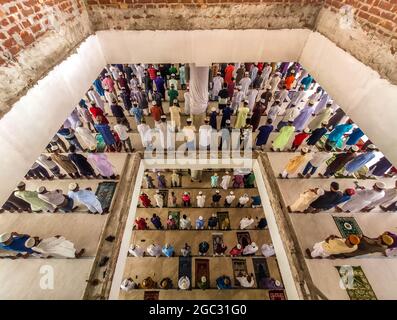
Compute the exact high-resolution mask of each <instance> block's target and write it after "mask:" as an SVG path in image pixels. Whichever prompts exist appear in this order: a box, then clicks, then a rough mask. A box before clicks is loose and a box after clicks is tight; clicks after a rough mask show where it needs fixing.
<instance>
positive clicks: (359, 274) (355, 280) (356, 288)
mask: <svg viewBox="0 0 397 320" xmlns="http://www.w3.org/2000/svg"><path fill="white" fill-rule="evenodd" d="M335 268H336V269H337V270H338V272H339V276H340V278H341V284H343V286H344V287H345V289H346V291H347V294H348V295H349V297H350V300H378V298H377V297H376V294H375V292H374V290H373V289H372V287H371V284H370V283H369V281H368V279H367V277H366V276H365V273H364V271H363V269H362V268H361V267H360V266H336V267H335Z"/></svg>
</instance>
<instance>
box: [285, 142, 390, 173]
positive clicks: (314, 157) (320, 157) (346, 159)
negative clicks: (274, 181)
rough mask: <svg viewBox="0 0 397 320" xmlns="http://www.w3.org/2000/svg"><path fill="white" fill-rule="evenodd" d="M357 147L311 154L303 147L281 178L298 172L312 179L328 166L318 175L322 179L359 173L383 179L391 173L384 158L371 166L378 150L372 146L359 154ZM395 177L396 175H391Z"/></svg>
mask: <svg viewBox="0 0 397 320" xmlns="http://www.w3.org/2000/svg"><path fill="white" fill-rule="evenodd" d="M359 151H360V150H359V148H358V147H357V146H355V145H354V146H352V147H351V148H349V149H348V150H346V151H344V152H340V153H339V152H338V153H332V152H331V150H330V149H329V148H325V150H323V151H317V152H311V151H310V149H309V148H307V147H303V148H302V149H301V150H300V152H299V154H298V155H295V156H293V157H292V158H290V159H289V160H288V163H287V164H286V166H285V167H284V169H283V171H282V173H280V174H279V176H280V178H289V176H290V175H293V174H295V173H296V172H298V171H300V169H301V168H302V167H303V169H302V171H301V172H298V174H297V176H298V177H299V178H310V177H311V176H312V175H314V174H315V173H316V171H317V169H318V168H319V167H321V166H322V165H323V164H326V168H325V171H324V172H323V173H318V175H319V177H321V178H329V177H331V176H335V177H351V176H352V175H357V174H358V173H360V174H361V172H364V171H366V173H365V177H366V178H372V177H383V176H384V175H385V174H386V173H387V172H388V171H391V169H392V164H391V163H390V165H389V164H388V165H385V163H384V157H382V158H380V159H379V160H378V161H377V162H376V163H374V164H372V165H370V166H369V164H370V163H371V162H372V161H373V160H374V159H376V152H377V151H378V149H377V148H376V147H375V146H374V145H373V144H370V145H368V146H367V147H366V149H365V151H362V150H361V152H359ZM391 174H392V175H394V174H395V173H391Z"/></svg>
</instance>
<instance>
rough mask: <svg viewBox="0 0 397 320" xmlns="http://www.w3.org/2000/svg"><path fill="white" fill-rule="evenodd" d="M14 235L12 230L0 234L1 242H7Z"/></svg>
mask: <svg viewBox="0 0 397 320" xmlns="http://www.w3.org/2000/svg"><path fill="white" fill-rule="evenodd" d="M11 237H12V235H11V233H10V232H5V233H2V234H0V243H3V242H7V241H8V240H10V239H11Z"/></svg>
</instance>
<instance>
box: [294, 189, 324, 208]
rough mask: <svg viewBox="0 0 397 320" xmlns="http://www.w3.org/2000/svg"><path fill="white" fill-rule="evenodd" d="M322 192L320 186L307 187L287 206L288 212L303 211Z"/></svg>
mask: <svg viewBox="0 0 397 320" xmlns="http://www.w3.org/2000/svg"><path fill="white" fill-rule="evenodd" d="M323 194H324V190H323V189H321V188H315V189H308V190H306V191H305V192H303V193H301V194H300V195H299V198H298V199H297V200H296V201H295V202H294V203H293V204H291V205H290V206H289V207H288V211H290V212H303V211H305V210H306V209H307V208H308V207H309V205H310V204H311V203H312V202H313V201H314V200H316V199H317V198H318V197H319V196H322V195H323Z"/></svg>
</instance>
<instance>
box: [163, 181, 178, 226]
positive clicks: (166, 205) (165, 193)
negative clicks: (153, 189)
mask: <svg viewBox="0 0 397 320" xmlns="http://www.w3.org/2000/svg"><path fill="white" fill-rule="evenodd" d="M159 191H160V194H161V195H163V208H166V207H168V190H167V189H160V190H159ZM178 221H179V220H178Z"/></svg>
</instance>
